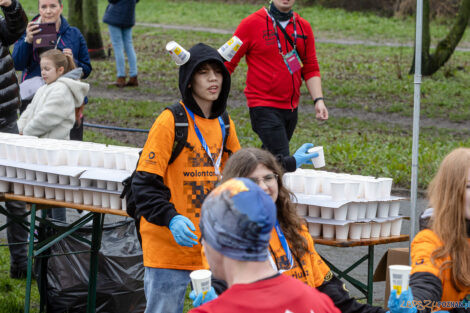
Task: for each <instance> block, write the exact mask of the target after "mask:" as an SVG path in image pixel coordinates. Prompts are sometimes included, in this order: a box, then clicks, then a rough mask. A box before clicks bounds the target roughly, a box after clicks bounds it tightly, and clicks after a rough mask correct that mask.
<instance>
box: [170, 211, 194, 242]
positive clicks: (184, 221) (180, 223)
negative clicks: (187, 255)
mask: <svg viewBox="0 0 470 313" xmlns="http://www.w3.org/2000/svg"><path fill="white" fill-rule="evenodd" d="M169 228H170V231H171V234H172V235H173V238H175V241H176V243H178V244H179V245H180V246H183V247H192V246H195V245H197V241H196V240H197V236H196V235H195V234H193V233H192V232H191V230H192V231H196V228H195V227H194V224H193V222H191V221H190V220H189V218H187V217H185V216H183V215H176V216H175V217H173V218H172V219H171V221H170V226H169Z"/></svg>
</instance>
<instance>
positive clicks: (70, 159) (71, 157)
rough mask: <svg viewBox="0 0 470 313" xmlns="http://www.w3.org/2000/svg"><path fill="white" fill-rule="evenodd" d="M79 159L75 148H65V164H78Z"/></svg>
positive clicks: (78, 152) (78, 153)
mask: <svg viewBox="0 0 470 313" xmlns="http://www.w3.org/2000/svg"><path fill="white" fill-rule="evenodd" d="M79 159H80V151H79V150H75V149H69V150H67V165H68V166H78V164H79Z"/></svg>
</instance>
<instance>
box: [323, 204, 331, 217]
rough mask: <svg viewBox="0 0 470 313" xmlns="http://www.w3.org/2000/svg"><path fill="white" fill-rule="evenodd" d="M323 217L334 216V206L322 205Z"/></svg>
mask: <svg viewBox="0 0 470 313" xmlns="http://www.w3.org/2000/svg"><path fill="white" fill-rule="evenodd" d="M321 218H324V219H331V218H333V208H328V207H324V206H322V207H321Z"/></svg>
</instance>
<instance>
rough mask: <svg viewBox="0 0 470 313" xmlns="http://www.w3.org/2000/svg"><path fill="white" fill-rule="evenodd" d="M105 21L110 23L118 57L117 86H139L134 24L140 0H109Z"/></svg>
mask: <svg viewBox="0 0 470 313" xmlns="http://www.w3.org/2000/svg"><path fill="white" fill-rule="evenodd" d="M108 2H109V4H108V7H107V8H106V12H104V16H103V22H104V23H106V24H108V28H109V36H110V37H111V42H112V44H113V49H114V57H115V58H116V71H117V80H116V83H114V84H115V85H116V86H117V87H120V88H121V87H125V86H133V87H135V86H138V85H139V83H138V81H137V57H136V55H135V51H134V46H133V44H132V26H134V24H135V4H136V3H137V2H139V0H108ZM124 50H125V51H126V54H127V60H128V61H129V81H128V82H127V83H126V64H125V59H124Z"/></svg>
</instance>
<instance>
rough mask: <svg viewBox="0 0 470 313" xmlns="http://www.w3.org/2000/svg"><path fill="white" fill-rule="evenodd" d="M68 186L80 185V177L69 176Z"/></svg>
mask: <svg viewBox="0 0 470 313" xmlns="http://www.w3.org/2000/svg"><path fill="white" fill-rule="evenodd" d="M70 186H80V179H78V178H77V177H72V176H71V177H70Z"/></svg>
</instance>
